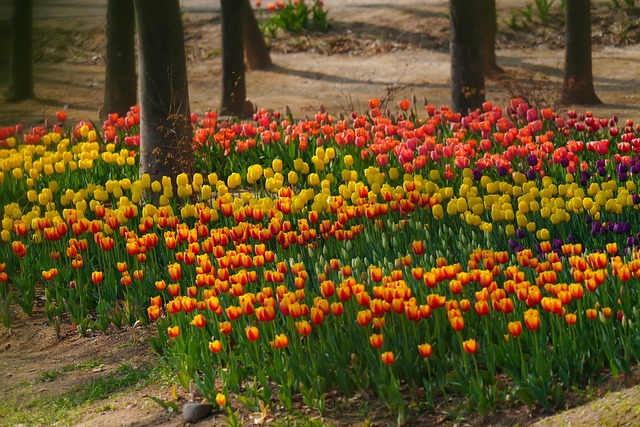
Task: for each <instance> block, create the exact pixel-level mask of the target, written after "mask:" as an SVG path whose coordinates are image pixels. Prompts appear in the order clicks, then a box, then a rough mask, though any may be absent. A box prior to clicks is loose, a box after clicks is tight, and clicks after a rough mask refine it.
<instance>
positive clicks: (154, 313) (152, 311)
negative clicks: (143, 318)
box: [147, 305, 162, 321]
mask: <svg viewBox="0 0 640 427" xmlns="http://www.w3.org/2000/svg"><path fill="white" fill-rule="evenodd" d="M161 314H162V312H161V311H160V307H158V306H157V305H150V306H149V307H147V315H148V316H149V320H151V321H155V320H158V318H159V317H160V315H161Z"/></svg>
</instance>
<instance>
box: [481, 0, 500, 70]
mask: <svg viewBox="0 0 640 427" xmlns="http://www.w3.org/2000/svg"><path fill="white" fill-rule="evenodd" d="M479 23H480V27H481V30H482V31H481V32H482V58H483V63H484V71H485V74H487V75H495V74H501V73H504V70H503V69H502V68H500V66H499V65H498V63H497V61H496V32H497V29H498V18H497V12H496V0H481V5H480V19H479Z"/></svg>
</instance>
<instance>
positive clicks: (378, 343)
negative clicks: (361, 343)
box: [369, 334, 384, 348]
mask: <svg viewBox="0 0 640 427" xmlns="http://www.w3.org/2000/svg"><path fill="white" fill-rule="evenodd" d="M369 342H370V343H371V347H373V348H380V347H382V344H384V338H383V336H382V335H380V334H373V335H371V336H370V337H369Z"/></svg>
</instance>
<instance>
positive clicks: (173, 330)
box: [167, 326, 180, 338]
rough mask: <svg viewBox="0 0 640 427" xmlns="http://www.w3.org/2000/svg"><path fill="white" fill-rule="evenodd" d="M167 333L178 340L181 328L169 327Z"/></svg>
mask: <svg viewBox="0 0 640 427" xmlns="http://www.w3.org/2000/svg"><path fill="white" fill-rule="evenodd" d="M167 332H168V333H169V337H170V338H177V337H179V336H180V326H169V328H167Z"/></svg>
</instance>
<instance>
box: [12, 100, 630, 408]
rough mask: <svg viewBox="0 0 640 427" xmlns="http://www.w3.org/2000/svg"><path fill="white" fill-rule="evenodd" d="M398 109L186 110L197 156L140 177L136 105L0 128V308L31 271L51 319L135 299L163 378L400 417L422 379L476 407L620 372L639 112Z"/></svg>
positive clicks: (624, 356) (93, 314) (429, 398)
mask: <svg viewBox="0 0 640 427" xmlns="http://www.w3.org/2000/svg"><path fill="white" fill-rule="evenodd" d="M398 108H399V113H398V114H397V115H384V114H382V113H381V111H380V110H379V105H378V102H377V100H372V101H370V103H369V111H368V112H366V113H365V114H359V113H356V112H354V113H353V114H352V115H351V116H350V117H346V118H345V117H340V118H338V117H333V116H331V115H329V114H328V113H327V112H326V111H323V110H321V111H320V112H318V113H317V114H316V115H315V116H314V117H313V118H312V119H308V120H295V119H294V118H293V117H291V116H290V115H288V114H279V113H268V112H266V111H259V112H258V113H256V115H255V116H254V118H253V120H252V121H248V122H237V121H233V120H228V119H226V118H221V117H218V116H217V115H216V114H215V113H207V114H205V115H204V117H202V118H201V119H199V118H198V117H196V116H195V115H194V116H193V117H192V122H193V125H194V146H195V147H196V157H197V163H198V167H197V170H198V171H199V173H197V174H195V175H194V176H193V177H187V176H186V175H181V176H179V177H178V179H177V182H175V183H172V182H171V180H170V179H163V180H162V181H160V182H159V181H156V182H151V180H150V179H149V177H148V176H142V177H140V179H138V173H137V170H138V166H137V161H138V155H139V150H138V145H139V136H138V123H139V112H138V110H137V109H136V108H133V109H132V110H131V112H130V113H129V114H128V115H127V116H126V117H117V116H115V115H110V116H109V119H108V120H107V121H106V122H105V123H104V125H103V127H102V129H95V127H94V125H92V124H91V123H79V124H77V125H75V126H72V127H70V126H66V125H64V124H63V122H64V118H65V117H64V113H63V112H62V113H60V114H59V115H58V118H57V119H58V121H59V122H60V124H59V125H56V126H53V127H52V128H43V127H38V128H33V129H31V130H29V131H28V132H26V133H25V132H24V130H23V129H22V128H21V127H20V126H15V127H9V128H0V147H2V150H1V151H0V164H1V165H2V172H1V174H0V189H1V192H0V204H1V205H2V206H3V207H4V210H3V214H4V216H3V220H2V232H1V236H0V237H1V238H2V241H3V243H2V244H0V254H1V256H0V259H2V260H4V261H3V263H2V264H0V316H1V319H2V321H3V323H4V324H5V326H7V327H8V326H9V325H10V322H11V303H12V301H13V302H15V303H17V304H18V305H19V306H20V307H21V308H22V309H23V310H24V311H25V312H27V313H30V311H31V309H32V307H33V304H34V301H35V298H36V294H37V292H39V291H42V293H44V296H45V298H46V307H45V311H46V313H47V316H48V318H49V320H50V321H51V323H52V325H54V327H59V325H60V322H61V321H63V319H67V318H68V319H70V321H71V322H73V323H74V325H75V326H76V327H77V329H78V331H79V332H80V333H86V332H87V330H89V329H91V330H96V329H99V330H106V329H107V328H108V327H109V325H111V324H114V325H116V326H118V327H119V326H122V325H123V324H133V323H134V322H136V321H139V322H142V323H146V322H149V321H151V322H153V323H155V325H156V326H157V330H158V334H157V337H156V338H155V339H154V340H153V342H152V346H153V347H154V349H155V350H156V351H157V352H158V353H160V354H161V355H162V356H163V360H164V361H165V362H166V363H168V364H169V365H170V366H171V367H172V368H173V370H174V371H175V373H176V375H177V378H178V380H179V381H180V382H181V383H182V384H183V385H184V386H185V387H188V384H189V382H190V381H192V382H194V383H195V384H196V387H197V388H198V389H199V391H200V392H201V393H202V394H203V395H204V396H205V397H206V398H207V399H208V400H210V401H214V400H215V401H217V402H219V403H222V404H223V405H225V406H227V407H228V408H229V406H228V405H229V404H228V403H227V402H228V400H227V399H226V396H227V395H228V394H229V393H233V394H234V395H236V396H238V397H239V398H240V400H241V401H242V402H243V403H244V404H246V405H247V406H250V407H255V408H259V407H260V405H261V404H263V405H270V404H271V403H272V402H273V401H274V399H275V400H277V401H279V402H280V403H281V404H282V405H283V406H284V407H286V408H289V409H292V408H293V405H294V396H295V395H298V394H299V395H301V397H302V399H303V401H304V403H305V404H306V405H307V406H308V407H309V408H315V409H318V410H320V411H321V412H322V411H323V410H324V406H325V399H326V396H327V393H329V392H331V393H343V394H346V395H353V394H354V393H356V392H367V393H372V392H373V393H375V394H376V395H377V396H378V397H379V398H380V399H381V400H382V401H383V402H384V403H385V404H387V405H388V406H389V407H390V408H392V410H394V411H396V412H397V413H398V414H399V417H400V418H402V417H403V416H404V415H405V414H406V411H407V408H408V407H409V406H410V404H411V402H410V401H413V402H422V403H424V404H426V405H427V406H428V405H429V404H431V403H432V402H433V401H434V398H435V397H436V396H438V395H442V394H457V395H461V396H464V397H466V398H468V399H469V402H470V403H471V404H472V405H474V407H476V408H477V409H478V410H479V411H480V412H481V413H485V412H486V411H488V410H490V409H491V408H493V407H495V405H496V403H497V402H500V401H503V400H508V399H509V400H511V399H519V400H521V401H522V402H525V403H527V404H533V403H538V404H541V405H543V406H549V405H553V404H559V403H560V402H562V400H563V395H564V390H566V388H567V387H570V386H573V385H576V384H582V383H584V382H586V381H589V380H593V379H595V378H597V377H598V376H599V375H600V373H601V371H602V370H603V369H604V368H606V369H610V370H611V372H612V374H613V375H618V373H620V372H622V371H627V370H629V369H630V366H631V365H632V364H634V363H635V362H636V360H637V358H638V355H639V354H640V339H639V338H638V334H637V327H636V322H637V321H638V303H639V299H640V292H638V289H637V279H638V277H639V276H640V273H638V271H639V270H640V260H638V257H637V252H636V251H637V245H638V233H639V231H640V230H639V227H640V225H639V221H638V218H639V216H638V205H639V204H640V196H638V194H637V176H638V174H639V173H640V162H639V161H638V158H637V152H638V150H640V139H638V132H639V130H640V129H638V128H636V127H634V125H633V123H632V122H627V123H626V124H624V125H623V124H618V122H617V118H616V117H615V116H613V117H611V118H607V119H599V118H595V117H592V115H591V114H589V113H585V114H577V113H575V112H572V111H570V112H568V113H567V116H561V115H558V114H557V113H555V112H554V111H552V110H550V109H545V110H540V111H538V110H535V109H531V108H529V107H528V106H527V104H526V103H524V102H522V101H521V100H513V101H512V102H511V103H510V105H509V106H507V107H506V108H505V109H504V110H503V109H501V108H499V107H494V106H493V105H491V104H490V103H487V104H485V105H484V106H483V110H482V111H477V112H474V113H472V114H470V115H468V116H464V117H462V116H461V115H459V114H456V113H453V112H451V111H450V110H448V109H447V108H446V107H441V108H436V107H435V106H433V105H427V106H426V108H425V109H424V110H422V111H418V108H417V106H416V105H414V104H412V103H411V102H410V101H409V100H404V101H401V102H400V103H399V104H398ZM145 193H147V194H155V195H156V196H157V197H156V199H157V200H158V201H159V202H158V204H157V206H156V205H152V204H149V203H145V202H144V200H145ZM229 410H230V409H229ZM230 413H232V412H231V410H230Z"/></svg>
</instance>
